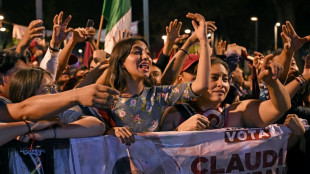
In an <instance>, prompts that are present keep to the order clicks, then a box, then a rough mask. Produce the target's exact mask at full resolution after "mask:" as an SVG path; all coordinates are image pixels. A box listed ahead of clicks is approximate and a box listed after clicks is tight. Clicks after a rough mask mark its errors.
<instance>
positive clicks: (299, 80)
mask: <svg viewBox="0 0 310 174" xmlns="http://www.w3.org/2000/svg"><path fill="white" fill-rule="evenodd" d="M295 80H297V82H298V83H299V84H300V86H301V87H304V85H305V83H304V82H303V81H302V80H301V78H300V77H295Z"/></svg>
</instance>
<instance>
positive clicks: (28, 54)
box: [0, 12, 310, 148]
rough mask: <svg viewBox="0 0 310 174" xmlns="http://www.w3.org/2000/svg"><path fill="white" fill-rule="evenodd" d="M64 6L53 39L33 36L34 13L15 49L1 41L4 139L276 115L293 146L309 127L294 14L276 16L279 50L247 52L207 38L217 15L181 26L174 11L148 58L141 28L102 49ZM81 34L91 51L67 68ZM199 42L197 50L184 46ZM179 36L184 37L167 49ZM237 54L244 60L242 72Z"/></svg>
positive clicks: (247, 121)
mask: <svg viewBox="0 0 310 174" xmlns="http://www.w3.org/2000/svg"><path fill="white" fill-rule="evenodd" d="M63 16H64V15H63V12H60V13H59V14H57V15H55V17H54V20H53V24H54V25H53V34H52V38H51V40H50V41H49V42H43V43H42V40H40V39H38V37H41V36H42V31H43V30H44V29H45V28H44V27H42V26H41V24H42V23H43V21H41V20H34V21H32V22H31V23H30V24H29V26H28V28H27V31H26V33H25V35H24V37H23V39H22V40H21V41H20V42H19V44H18V45H17V47H16V49H14V50H12V49H4V50H0V82H1V83H0V95H1V96H0V121H1V122H0V132H1V134H2V135H1V139H0V145H3V144H5V143H7V142H9V141H11V140H13V139H18V140H20V141H23V142H29V141H30V140H31V139H35V140H38V141H40V140H45V139H53V138H79V137H90V136H100V135H114V136H116V137H117V138H118V139H119V140H120V141H121V142H122V143H124V144H126V145H130V144H132V143H134V142H135V137H134V134H135V133H142V132H154V131H198V130H199V131H201V130H208V129H218V128H225V127H245V128H253V127H266V126H268V125H270V124H273V123H280V124H284V125H286V126H288V127H289V128H290V129H291V130H292V135H291V136H290V138H289V142H288V148H290V147H293V146H294V145H295V144H296V143H298V141H299V139H300V137H302V136H303V134H304V133H305V131H306V130H305V126H304V125H305V122H306V120H309V118H310V116H309V114H308V113H310V108H309V103H310V97H309V96H310V90H309V85H308V84H307V83H308V81H309V80H310V57H309V56H307V58H306V60H305V65H304V69H303V72H302V73H299V69H298V67H297V66H296V62H295V60H294V53H295V52H296V51H298V50H299V49H300V48H301V47H302V46H303V45H304V44H305V43H307V42H308V41H310V36H307V37H299V36H298V35H297V34H296V32H295V30H294V28H293V27H292V25H291V24H290V22H286V23H285V24H284V25H283V26H282V33H281V36H282V39H283V43H284V45H283V49H282V50H279V51H278V52H275V53H274V54H270V55H263V54H262V53H259V52H255V55H254V56H253V57H252V56H250V55H248V53H247V51H246V48H244V47H242V46H239V45H237V44H228V45H227V43H226V41H220V42H218V44H217V46H216V47H215V48H212V47H211V46H210V39H209V38H208V37H207V34H208V33H212V32H215V31H216V29H217V27H216V26H215V23H214V22H213V21H206V20H205V18H204V17H203V16H202V15H200V14H197V13H188V14H187V15H186V17H187V18H188V19H190V20H192V25H193V28H194V32H193V33H192V34H191V35H190V36H186V35H180V29H181V27H182V23H181V22H179V21H178V20H173V21H171V22H170V24H169V25H168V26H167V27H166V35H167V41H166V42H165V44H164V46H163V49H162V51H161V52H160V54H159V56H158V58H155V59H154V58H152V57H151V54H150V50H149V46H148V43H147V42H146V40H145V39H144V38H143V37H140V36H130V33H129V32H128V31H123V32H121V34H120V35H119V36H120V38H117V40H116V39H115V43H114V47H113V50H112V52H111V53H106V52H105V51H104V50H101V49H99V48H98V47H97V45H96V44H95V41H94V35H95V33H96V31H95V29H94V28H76V29H73V28H70V27H68V26H69V23H70V20H71V18H72V17H71V15H69V16H68V17H67V18H66V19H65V20H63ZM120 31H121V29H120ZM70 32H72V35H71V37H70V38H69V39H68V35H69V33H70ZM67 39H68V41H67V42H66V44H65V45H64V46H63V48H61V46H62V43H63V42H64V41H65V40H67ZM86 41H88V42H89V43H90V45H91V47H92V51H93V57H91V58H90V59H89V63H88V66H87V67H86V66H85V67H80V68H79V69H77V70H76V72H75V73H73V74H72V73H71V71H70V68H71V67H70V65H71V64H74V63H75V62H76V60H75V59H76V57H74V56H72V55H71V53H72V50H73V49H74V47H75V45H76V44H77V43H79V42H86ZM197 43H198V48H199V49H198V52H197V53H195V54H190V53H191V48H192V46H193V45H195V44H196V45H197ZM175 44H179V45H180V44H183V45H182V46H180V48H178V49H176V50H174V51H173V46H174V45H175ZM72 62H73V63H72ZM240 62H245V63H248V64H249V67H250V69H251V76H249V77H248V79H246V77H245V76H244V73H243V70H242V66H240V65H239V63H240ZM211 113H212V114H211ZM301 118H303V119H304V120H303V119H301Z"/></svg>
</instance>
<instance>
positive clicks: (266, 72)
mask: <svg viewBox="0 0 310 174" xmlns="http://www.w3.org/2000/svg"><path fill="white" fill-rule="evenodd" d="M273 57H274V56H273V54H270V55H268V56H266V57H265V58H264V61H263V63H262V66H261V71H260V73H259V75H258V76H257V78H258V79H262V80H263V81H264V82H265V83H267V84H268V83H272V82H273V81H276V80H277V79H278V77H279V76H280V75H281V73H282V71H283V67H282V66H281V65H280V64H278V63H276V62H273V61H272V59H273Z"/></svg>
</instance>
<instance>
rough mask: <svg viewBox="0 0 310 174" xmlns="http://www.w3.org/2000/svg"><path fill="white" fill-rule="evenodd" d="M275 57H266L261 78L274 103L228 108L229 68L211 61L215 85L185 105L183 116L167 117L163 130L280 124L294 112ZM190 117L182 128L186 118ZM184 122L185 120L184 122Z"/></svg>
mask: <svg viewBox="0 0 310 174" xmlns="http://www.w3.org/2000/svg"><path fill="white" fill-rule="evenodd" d="M272 58H273V55H268V56H266V57H265V60H264V63H263V65H262V70H261V72H260V74H259V75H258V76H259V78H261V79H263V80H264V82H265V83H266V85H267V87H268V89H269V92H270V99H269V100H266V101H259V100H255V99H252V100H243V101H241V102H237V103H233V104H231V105H226V104H225V103H223V101H224V99H225V98H226V96H227V93H228V91H229V88H230V86H229V79H228V78H229V76H228V73H229V68H228V65H227V64H226V62H224V61H222V60H221V59H218V58H212V59H211V81H210V85H209V89H208V90H206V91H205V92H204V93H203V94H202V95H201V96H200V97H198V98H197V100H196V101H191V102H189V105H183V106H184V108H185V109H183V110H184V111H186V112H185V113H184V112H183V113H181V112H180V111H179V110H178V109H177V108H176V107H170V108H168V109H167V110H166V112H165V114H164V116H163V117H164V119H163V122H162V123H163V124H162V126H161V130H164V131H167V130H178V131H189V130H203V129H214V128H223V127H265V126H267V125H269V124H272V123H273V122H275V121H276V120H278V119H279V118H280V117H281V116H282V115H283V114H284V113H285V112H286V111H287V110H288V109H289V108H290V106H291V105H290V96H289V94H288V92H287V91H286V90H285V88H284V86H283V85H282V84H281V82H280V81H279V80H278V79H277V77H278V76H279V75H280V74H281V72H282V68H281V66H279V65H278V64H277V63H274V62H272ZM181 114H183V115H184V114H186V115H188V117H190V118H189V119H188V120H186V121H185V122H183V123H182V124H181V125H179V123H180V121H181V120H182V119H183V118H184V116H182V115H181ZM183 120H184V119H183Z"/></svg>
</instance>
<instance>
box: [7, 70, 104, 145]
mask: <svg viewBox="0 0 310 174" xmlns="http://www.w3.org/2000/svg"><path fill="white" fill-rule="evenodd" d="M55 92H57V88H56V86H55V85H54V83H53V80H52V77H51V75H50V74H49V73H48V72H47V71H45V70H44V69H35V68H26V69H21V70H19V71H18V72H16V74H15V75H14V76H13V78H12V81H11V85H10V99H11V101H12V102H13V103H17V102H21V101H23V100H26V99H27V98H29V97H32V96H35V95H45V94H51V93H55ZM59 118H60V121H61V126H59V127H57V128H56V127H55V126H54V128H49V129H44V130H41V131H33V133H32V134H30V135H34V136H32V137H30V136H28V135H27V134H25V136H22V137H21V138H20V139H21V140H23V141H25V142H27V141H28V140H29V139H30V138H34V139H35V140H44V139H50V138H80V137H89V136H99V135H102V134H104V132H105V125H104V123H102V122H101V121H100V120H99V119H97V118H95V117H92V116H88V117H84V116H82V114H81V113H78V112H75V111H73V110H67V111H65V112H63V113H61V114H59ZM49 122H50V121H46V123H45V124H48V125H51V124H50V123H49ZM29 123H31V124H29V129H30V130H33V129H34V128H33V127H32V125H33V124H32V122H29ZM52 123H55V121H52Z"/></svg>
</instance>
